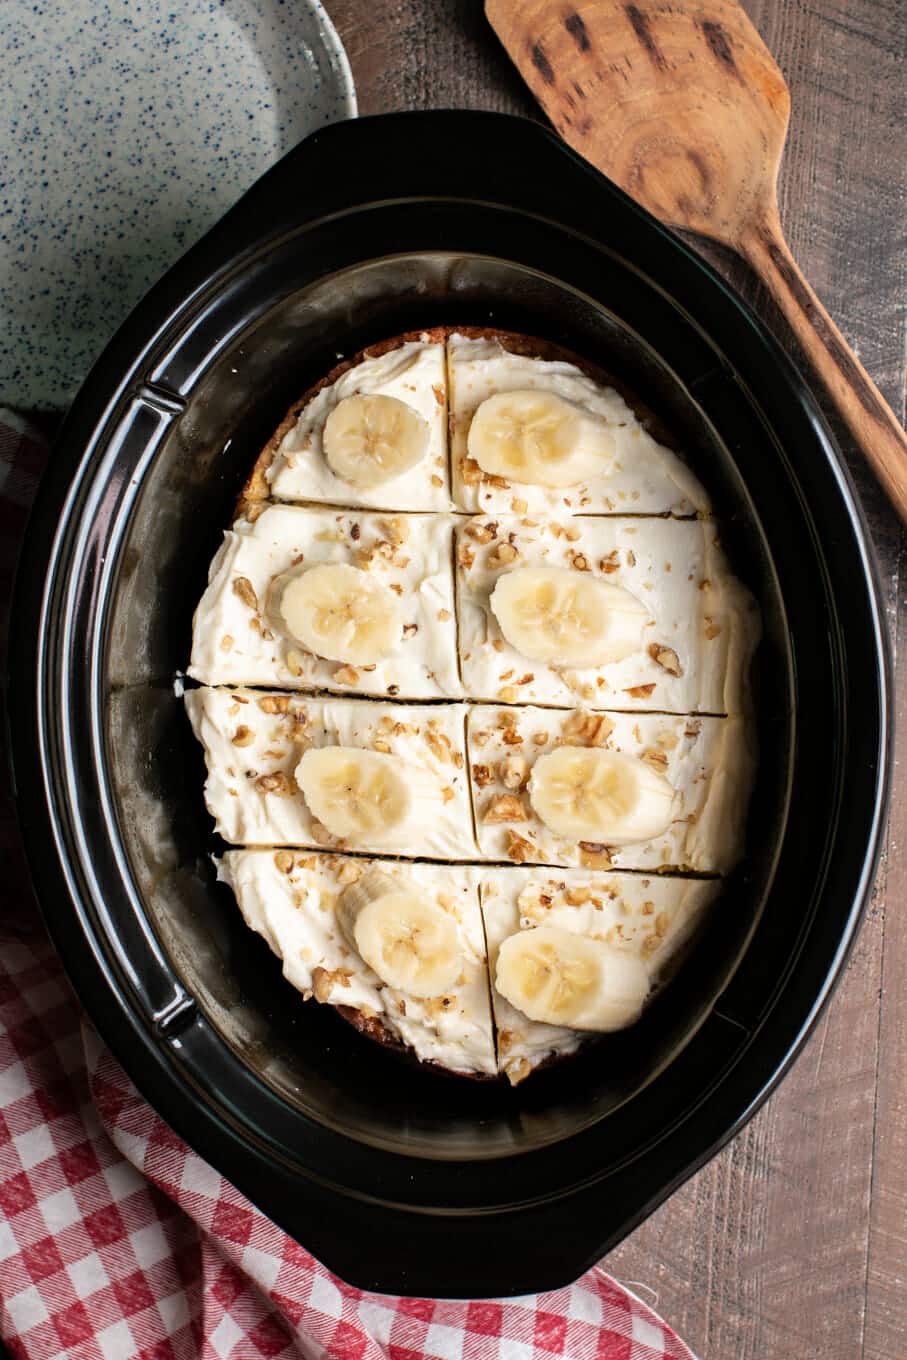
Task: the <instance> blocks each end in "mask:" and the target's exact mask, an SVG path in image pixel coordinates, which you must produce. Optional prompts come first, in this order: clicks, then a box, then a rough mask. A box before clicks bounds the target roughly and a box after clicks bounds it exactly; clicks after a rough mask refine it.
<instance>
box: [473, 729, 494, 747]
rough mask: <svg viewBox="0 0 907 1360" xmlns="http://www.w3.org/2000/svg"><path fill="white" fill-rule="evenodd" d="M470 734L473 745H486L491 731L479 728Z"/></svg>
mask: <svg viewBox="0 0 907 1360" xmlns="http://www.w3.org/2000/svg"><path fill="white" fill-rule="evenodd" d="M469 736H470V740H471V742H472V744H473V746H484V745H485V744H486V743H487V741H488V738H489V737H490V736H491V733H490V732H487V731H483V730H482V728H477V729H476V731H475V732H470V734H469Z"/></svg>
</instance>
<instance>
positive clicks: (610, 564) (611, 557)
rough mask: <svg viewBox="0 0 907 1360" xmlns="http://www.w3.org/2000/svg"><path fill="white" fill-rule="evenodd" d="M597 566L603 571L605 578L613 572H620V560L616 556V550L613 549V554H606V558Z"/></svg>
mask: <svg viewBox="0 0 907 1360" xmlns="http://www.w3.org/2000/svg"><path fill="white" fill-rule="evenodd" d="M598 565H599V569H600V570H601V571H603V572H604V573H605V575H606V576H610V575H611V573H612V572H614V571H620V560H619V558H618V555H617V549H616V548H615V549H614V551H613V552H610V553H608V556H607V557H603V558H602V560H601V561H600V562H599V564H598Z"/></svg>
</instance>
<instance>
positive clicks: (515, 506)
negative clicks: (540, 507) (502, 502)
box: [510, 496, 529, 515]
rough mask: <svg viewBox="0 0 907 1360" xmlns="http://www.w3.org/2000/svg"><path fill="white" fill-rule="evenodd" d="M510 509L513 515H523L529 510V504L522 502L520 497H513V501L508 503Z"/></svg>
mask: <svg viewBox="0 0 907 1360" xmlns="http://www.w3.org/2000/svg"><path fill="white" fill-rule="evenodd" d="M510 508H511V510H512V511H513V513H514V514H515V515H525V513H526V511H527V510H528V509H529V502H528V501H524V500H523V498H522V497H521V496H514V498H513V500H512V501H511V502H510Z"/></svg>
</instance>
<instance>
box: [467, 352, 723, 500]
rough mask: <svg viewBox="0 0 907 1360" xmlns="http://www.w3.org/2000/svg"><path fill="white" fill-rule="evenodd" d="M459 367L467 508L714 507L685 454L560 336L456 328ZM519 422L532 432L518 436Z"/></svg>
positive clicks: (527, 431) (525, 432)
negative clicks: (557, 341) (555, 340)
mask: <svg viewBox="0 0 907 1360" xmlns="http://www.w3.org/2000/svg"><path fill="white" fill-rule="evenodd" d="M580 364H582V366H580ZM447 371H448V386H449V403H450V430H451V438H450V455H451V467H452V485H453V498H454V501H455V503H456V505H457V507H458V508H459V509H461V510H469V511H473V512H476V511H478V512H479V513H482V514H485V513H491V514H505V513H507V512H508V511H511V512H514V513H517V514H521V513H522V514H525V513H526V512H527V511H528V512H529V513H530V514H537V513H542V512H544V513H546V514H548V515H552V514H553V515H563V514H565V513H572V514H596V515H611V514H628V513H630V514H646V515H662V514H671V515H691V514H694V513H696V512H698V511H704V510H707V509H708V504H709V502H708V497H707V496H706V493H705V491H704V489H703V487H702V486H701V484H700V483H699V481H698V480H697V478H696V477H694V476H693V474H692V472H690V470H689V468H688V467H687V466H686V464H685V463H683V462H682V461H681V459H680V458H678V456H677V454H676V453H674V452H672V451H671V450H670V449H668V448H666V447H665V446H664V445H663V444H660V443H658V441H657V440H656V439H655V438H654V437H653V436H652V435H651V434H650V433H649V431H648V430H647V429H646V428H645V426H644V425H643V424H642V423H641V422H640V420H639V419H638V418H637V416H636V415H635V414H634V412H633V410H632V409H631V408H630V407H629V406H628V405H627V403H626V402H625V401H624V399H623V397H622V396H621V395H620V394H619V393H618V392H617V391H616V390H615V389H614V388H613V387H610V386H608V385H606V384H605V383H604V382H602V381H597V380H596V378H594V377H592V376H590V372H594V369H592V366H591V365H589V364H585V363H582V361H579V360H575V359H574V357H573V356H570V358H567V357H565V352H564V351H563V350H561V349H559V347H558V346H556V345H552V344H550V343H549V342H546V341H542V340H534V339H531V338H529V337H527V336H520V335H512V334H509V333H507V332H494V331H490V332H489V331H481V330H479V331H472V332H470V333H469V334H464V333H461V332H454V333H453V334H452V335H451V336H450V337H449V339H448V343H447ZM508 394H509V395H508ZM514 394H520V395H519V396H514ZM526 394H530V396H531V395H532V394H535V397H536V400H534V401H533V400H528V399H527V398H526ZM505 398H506V399H505ZM518 429H520V430H522V431H523V432H524V434H525V437H521V438H520V440H518V441H517V443H514V441H513V440H512V438H511V436H512V435H513V433H514V431H515V430H518Z"/></svg>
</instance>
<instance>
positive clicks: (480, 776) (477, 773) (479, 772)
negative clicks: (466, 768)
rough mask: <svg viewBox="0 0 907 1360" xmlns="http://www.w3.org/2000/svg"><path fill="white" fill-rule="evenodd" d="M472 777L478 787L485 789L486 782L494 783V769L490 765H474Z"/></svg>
mask: <svg viewBox="0 0 907 1360" xmlns="http://www.w3.org/2000/svg"><path fill="white" fill-rule="evenodd" d="M472 778H473V783H474V784H475V785H476V787H477V788H480V789H484V788H485V786H486V784H493V783H494V770H493V769H492V768H491V766H490V765H473V767H472Z"/></svg>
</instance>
